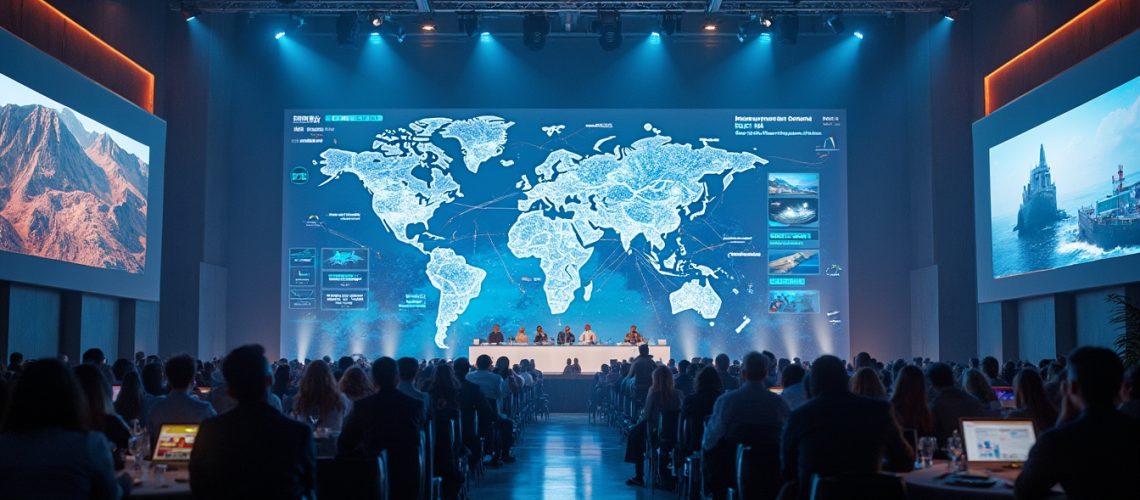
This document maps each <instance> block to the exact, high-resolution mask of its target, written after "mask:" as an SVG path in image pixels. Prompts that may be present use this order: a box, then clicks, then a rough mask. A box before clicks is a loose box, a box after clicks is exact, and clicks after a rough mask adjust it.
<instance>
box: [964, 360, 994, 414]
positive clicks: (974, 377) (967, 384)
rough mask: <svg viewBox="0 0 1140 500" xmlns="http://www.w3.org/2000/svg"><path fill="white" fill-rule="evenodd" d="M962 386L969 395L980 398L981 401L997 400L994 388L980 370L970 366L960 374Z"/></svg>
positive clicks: (990, 401) (986, 402) (987, 402)
mask: <svg viewBox="0 0 1140 500" xmlns="http://www.w3.org/2000/svg"><path fill="white" fill-rule="evenodd" d="M962 387H963V388H964V389H965V390H966V392H968V393H970V395H972V396H974V397H975V398H978V399H979V400H981V402H982V403H985V404H987V405H988V404H990V403H992V402H995V401H997V394H994V388H993V387H990V381H989V380H986V375H985V374H984V373H982V372H981V371H980V370H977V369H975V368H971V369H969V370H966V374H965V375H962Z"/></svg>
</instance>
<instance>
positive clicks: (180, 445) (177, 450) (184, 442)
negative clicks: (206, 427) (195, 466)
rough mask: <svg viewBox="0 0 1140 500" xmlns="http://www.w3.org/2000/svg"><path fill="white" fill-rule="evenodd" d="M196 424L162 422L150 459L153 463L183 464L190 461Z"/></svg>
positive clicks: (196, 430)
mask: <svg viewBox="0 0 1140 500" xmlns="http://www.w3.org/2000/svg"><path fill="white" fill-rule="evenodd" d="M197 436H198V424H162V427H161V428H160V429H159V431H158V440H157V441H156V442H155V445H154V454H153V455H152V457H151V459H152V460H153V461H154V463H165V464H172V465H177V464H185V463H187V462H189V461H190V452H191V451H193V449H194V438H195V437H197Z"/></svg>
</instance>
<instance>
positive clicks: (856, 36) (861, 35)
mask: <svg viewBox="0 0 1140 500" xmlns="http://www.w3.org/2000/svg"><path fill="white" fill-rule="evenodd" d="M855 38H858V39H860V40H862V39H863V32H862V31H856V32H855Z"/></svg>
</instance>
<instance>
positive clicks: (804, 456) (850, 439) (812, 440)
mask: <svg viewBox="0 0 1140 500" xmlns="http://www.w3.org/2000/svg"><path fill="white" fill-rule="evenodd" d="M866 369H867V368H861V370H866ZM811 371H812V377H811V380H812V392H813V393H814V394H815V397H814V398H812V400H811V401H808V402H807V403H805V404H804V405H803V406H801V407H800V408H799V409H797V410H796V411H794V412H792V414H791V416H789V417H788V421H787V425H786V426H785V427H784V433H783V440H782V443H781V464H782V466H781V468H782V471H783V477H784V479H785V480H787V481H794V482H796V483H797V484H798V485H799V488H798V489H799V491H800V492H801V495H800V497H801V498H807V496H805V494H806V493H808V492H809V491H810V490H809V488H810V486H811V485H810V480H811V477H812V475H813V474H819V475H821V476H824V477H835V476H842V475H857V474H866V473H873V472H877V471H879V470H880V468H882V467H884V465H885V468H886V469H887V470H890V471H893V472H907V471H910V470H912V469H913V468H914V450H912V449H911V447H910V445H909V444H907V443H906V440H905V439H904V438H903V435H902V430H901V429H900V428H899V426H898V423H897V422H895V419H894V418H893V417H892V416H891V409H890V405H889V404H888V403H887V402H885V401H881V400H877V399H871V398H867V397H862V396H858V395H855V394H852V393H851V392H850V391H848V389H847V387H848V386H847V372H846V371H845V370H844V366H843V361H841V360H840V359H839V358H836V357H835V356H821V357H820V358H819V359H816V360H815V363H812V369H811Z"/></svg>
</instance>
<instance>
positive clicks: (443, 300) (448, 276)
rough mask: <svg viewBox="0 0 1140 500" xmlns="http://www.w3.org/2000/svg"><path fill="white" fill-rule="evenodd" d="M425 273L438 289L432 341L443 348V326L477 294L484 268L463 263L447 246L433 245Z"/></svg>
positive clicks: (444, 337)
mask: <svg viewBox="0 0 1140 500" xmlns="http://www.w3.org/2000/svg"><path fill="white" fill-rule="evenodd" d="M429 255H430V256H431V258H430V260H428V265H427V270H426V272H427V277H428V280H429V281H431V285H432V286H434V287H435V288H437V289H439V311H437V312H436V316H435V345H436V346H438V347H439V348H440V349H447V344H445V343H444V341H446V340H447V329H448V327H450V326H451V324H452V323H454V322H455V320H457V319H459V315H460V314H463V311H466V310H467V306H468V305H469V304H470V303H471V299H474V298H475V297H478V296H479V293H480V291H481V290H482V287H483V280H484V279H485V278H486V277H487V271H484V270H482V269H479V268H478V267H475V266H472V265H470V264H468V263H467V259H465V258H463V256H461V255H457V254H456V253H455V251H454V250H452V249H450V248H436V249H434V250H432V251H431V253H430V254H429Z"/></svg>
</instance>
